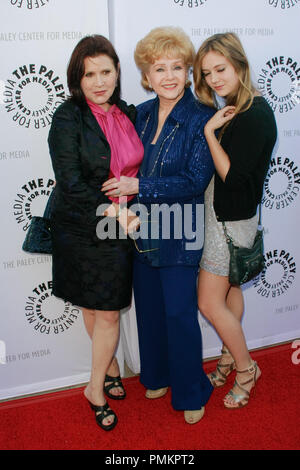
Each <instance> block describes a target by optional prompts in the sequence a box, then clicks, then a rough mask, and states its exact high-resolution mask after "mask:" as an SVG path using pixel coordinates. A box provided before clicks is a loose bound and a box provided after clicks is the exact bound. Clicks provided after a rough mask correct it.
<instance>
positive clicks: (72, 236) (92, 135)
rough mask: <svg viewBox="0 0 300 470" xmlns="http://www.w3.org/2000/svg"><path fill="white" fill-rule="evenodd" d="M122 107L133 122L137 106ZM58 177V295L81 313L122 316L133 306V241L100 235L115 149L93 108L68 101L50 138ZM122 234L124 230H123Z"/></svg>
mask: <svg viewBox="0 0 300 470" xmlns="http://www.w3.org/2000/svg"><path fill="white" fill-rule="evenodd" d="M118 107H119V108H120V109H121V110H122V111H123V112H124V113H125V114H126V115H127V116H128V117H129V118H130V119H131V120H132V121H133V120H134V118H135V108H134V106H129V107H128V106H127V105H126V103H125V102H124V101H121V102H120V103H119V104H118ZM48 142H49V149H50V155H51V159H52V165H53V169H54V173H55V179H56V188H55V200H54V203H53V209H52V214H51V233H52V243H53V254H52V261H53V266H52V271H53V288H52V291H53V294H54V295H55V296H57V297H60V298H62V299H64V300H65V301H69V302H71V303H72V304H74V305H77V306H79V307H83V308H88V309H96V310H120V309H121V308H125V307H127V306H128V305H129V304H130V302H131V292H132V240H131V239H130V238H125V239H118V238H116V239H108V238H107V239H104V240H100V239H99V238H98V237H97V235H96V227H97V223H98V222H99V221H100V220H101V218H102V217H101V216H100V217H99V216H96V210H97V207H98V206H99V205H100V204H110V203H111V201H110V200H109V199H108V197H107V196H105V195H104V193H103V192H102V191H101V190H100V189H101V186H102V184H103V183H104V181H106V180H107V179H108V178H109V171H110V155H111V154H110V146H109V144H108V142H107V139H106V137H105V136H104V134H103V132H102V130H101V128H100V126H99V124H98V123H97V121H96V119H95V117H94V116H93V114H92V112H91V110H90V109H89V107H88V105H84V106H83V107H79V106H78V105H76V104H75V103H73V102H72V101H66V102H65V103H63V104H62V105H61V106H60V107H59V108H58V109H57V110H56V112H55V114H54V116H53V121H52V125H51V129H50V133H49V138H48ZM118 228H119V229H120V227H118Z"/></svg>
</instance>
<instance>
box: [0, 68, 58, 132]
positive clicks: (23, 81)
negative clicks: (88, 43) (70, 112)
mask: <svg viewBox="0 0 300 470" xmlns="http://www.w3.org/2000/svg"><path fill="white" fill-rule="evenodd" d="M65 99H66V93H65V88H64V85H63V84H62V83H61V80H60V78H59V76H58V75H57V74H56V73H55V72H54V71H53V70H52V69H51V68H49V67H48V66H46V65H39V64H28V65H22V66H20V67H18V68H17V69H16V70H14V71H13V72H12V76H11V78H9V79H7V80H6V82H5V85H4V91H3V102H4V106H5V109H6V112H7V113H8V114H9V115H10V116H11V118H12V120H13V121H14V122H16V123H17V124H18V125H19V126H22V127H24V128H30V129H41V128H44V127H47V126H50V124H51V119H52V116H53V113H54V111H55V110H56V108H57V107H58V106H59V105H60V104H61V103H63V102H64V100H65Z"/></svg>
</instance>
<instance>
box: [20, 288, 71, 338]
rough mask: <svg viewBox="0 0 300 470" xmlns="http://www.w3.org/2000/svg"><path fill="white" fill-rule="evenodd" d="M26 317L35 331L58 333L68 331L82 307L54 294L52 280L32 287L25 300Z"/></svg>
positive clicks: (49, 333)
mask: <svg viewBox="0 0 300 470" xmlns="http://www.w3.org/2000/svg"><path fill="white" fill-rule="evenodd" d="M24 310H25V317H26V320H27V321H28V323H29V324H30V325H31V326H32V328H33V329H34V331H37V332H38V333H41V334H46V335H51V334H53V335H58V334H60V333H65V332H66V331H68V330H69V329H70V328H71V327H72V326H73V325H74V323H75V322H76V320H77V319H78V316H79V314H80V309H79V308H77V307H75V306H74V305H72V304H71V303H70V302H64V301H63V300H61V299H58V298H57V297H54V296H53V294H52V281H48V282H42V283H41V284H39V285H38V286H37V287H35V288H34V289H32V293H31V294H30V295H29V296H28V297H27V299H26V302H25V309H24Z"/></svg>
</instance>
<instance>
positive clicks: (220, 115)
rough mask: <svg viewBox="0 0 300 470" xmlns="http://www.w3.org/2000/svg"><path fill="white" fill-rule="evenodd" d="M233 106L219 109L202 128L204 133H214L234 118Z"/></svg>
mask: <svg viewBox="0 0 300 470" xmlns="http://www.w3.org/2000/svg"><path fill="white" fill-rule="evenodd" d="M234 111H235V106H225V107H224V108H222V109H220V110H219V111H217V112H216V114H214V115H213V117H212V118H210V120H209V121H207V123H206V125H205V127H204V133H207V132H208V133H209V132H214V131H215V130H217V129H219V128H220V127H222V126H224V124H226V122H228V121H230V120H231V119H232V118H233V117H234V116H235V113H234Z"/></svg>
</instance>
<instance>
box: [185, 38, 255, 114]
mask: <svg viewBox="0 0 300 470" xmlns="http://www.w3.org/2000/svg"><path fill="white" fill-rule="evenodd" d="M210 51H213V52H217V53H219V54H222V55H223V56H224V57H226V59H228V60H229V62H230V63H231V65H232V66H233V67H234V69H235V71H236V73H237V75H238V78H239V81H240V86H239V88H238V91H237V93H235V94H234V95H229V96H227V97H226V104H227V105H231V106H235V107H236V110H235V113H236V114H238V113H240V112H243V111H247V109H249V108H250V106H251V105H252V102H253V98H254V93H255V91H256V90H255V88H254V86H253V84H252V82H251V77H250V67H249V63H248V59H247V57H246V53H245V51H244V49H243V46H242V44H241V42H240V40H239V38H238V37H237V35H236V34H234V33H224V34H215V35H214V36H211V37H210V38H208V39H206V41H204V43H203V44H202V45H201V46H200V49H199V50H198V52H197V54H196V59H195V62H194V72H193V75H194V84H195V93H196V95H197V96H198V98H199V100H200V101H201V102H202V103H204V104H206V105H208V106H213V107H215V99H214V93H213V91H212V89H211V88H210V87H209V86H208V85H207V83H206V80H205V77H204V76H203V72H202V61H203V59H204V57H205V55H206V54H207V53H208V52H210Z"/></svg>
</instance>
